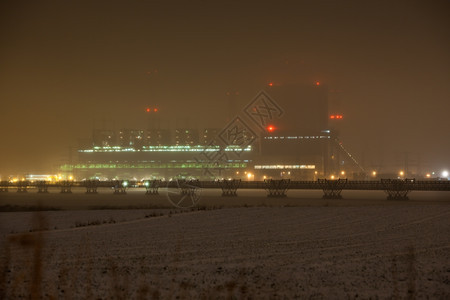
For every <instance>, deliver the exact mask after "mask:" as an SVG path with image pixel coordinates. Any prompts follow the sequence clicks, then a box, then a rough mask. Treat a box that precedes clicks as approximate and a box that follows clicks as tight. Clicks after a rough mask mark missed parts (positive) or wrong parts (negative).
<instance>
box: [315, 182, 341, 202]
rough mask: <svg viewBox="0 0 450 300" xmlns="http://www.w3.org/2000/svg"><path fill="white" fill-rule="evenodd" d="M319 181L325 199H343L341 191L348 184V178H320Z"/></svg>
mask: <svg viewBox="0 0 450 300" xmlns="http://www.w3.org/2000/svg"><path fill="white" fill-rule="evenodd" d="M317 183H318V184H319V186H320V187H321V188H322V191H323V198H324V199H342V195H341V192H342V190H343V189H344V187H345V185H346V184H347V179H336V180H328V179H318V180H317Z"/></svg>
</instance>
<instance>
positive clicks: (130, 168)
mask: <svg viewBox="0 0 450 300" xmlns="http://www.w3.org/2000/svg"><path fill="white" fill-rule="evenodd" d="M260 95H262V97H266V98H264V99H263V98H261V99H262V100H263V102H257V101H256V100H258V101H259V99H256V98H255V100H254V101H253V102H251V103H250V104H248V105H247V106H245V103H243V107H244V109H243V110H242V111H243V112H245V113H242V114H241V115H239V112H237V114H238V116H237V117H236V118H235V119H234V120H230V122H229V123H228V124H227V125H225V126H224V128H193V127H190V128H185V127H178V128H175V129H171V128H168V127H166V128H164V127H162V126H159V125H156V124H155V123H151V122H149V125H148V128H146V129H121V130H111V129H95V130H94V131H93V136H92V142H91V144H92V146H91V147H87V148H86V147H85V148H83V149H79V150H78V160H77V162H76V163H73V164H67V165H64V166H62V167H61V169H62V171H64V172H67V173H71V175H73V176H75V177H76V178H79V179H83V178H92V177H98V178H102V179H106V178H108V179H112V178H135V179H138V180H140V179H144V178H145V179H150V178H163V179H166V180H167V179H170V178H199V179H203V180H206V179H221V178H242V179H250V180H262V179H266V178H291V179H293V180H314V179H316V178H323V177H329V176H334V175H336V176H339V172H344V171H342V170H344V169H345V167H347V166H345V167H344V165H345V164H346V159H347V157H345V159H343V157H344V156H345V153H344V152H343V151H342V150H343V148H342V147H341V148H342V149H340V147H339V143H338V141H337V136H335V134H334V132H333V131H332V130H331V129H330V127H333V124H330V123H331V122H339V121H341V120H340V119H342V115H338V116H337V118H336V115H334V112H330V111H329V109H328V107H329V100H328V90H327V88H326V87H324V86H321V85H320V84H319V83H315V84H311V85H304V86H300V85H295V86H273V85H272V86H269V87H268V88H267V93H262V94H260ZM233 96H234V94H233ZM235 98H236V97H233V99H232V103H231V104H230V107H233V109H234V107H235V106H237V104H236V99H235ZM269 102H270V103H269ZM261 103H264V104H261ZM270 105H272V107H271V106H270ZM274 116H276V117H274ZM231 117H232V114H231V113H230V116H229V118H230V119H231ZM263 117H264V118H265V119H264V120H263ZM259 121H261V122H259ZM233 122H234V123H233ZM258 122H259V123H258ZM239 128H240V129H239ZM347 165H348V162H347Z"/></svg>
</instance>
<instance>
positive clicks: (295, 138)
mask: <svg viewBox="0 0 450 300" xmlns="http://www.w3.org/2000/svg"><path fill="white" fill-rule="evenodd" d="M329 138H331V137H330V136H329V135H309V136H308V135H306V136H265V137H264V139H265V140H283V139H288V140H297V139H329Z"/></svg>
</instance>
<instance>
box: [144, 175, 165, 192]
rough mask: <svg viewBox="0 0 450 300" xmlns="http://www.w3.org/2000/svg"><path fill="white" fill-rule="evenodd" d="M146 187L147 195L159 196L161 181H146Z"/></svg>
mask: <svg viewBox="0 0 450 300" xmlns="http://www.w3.org/2000/svg"><path fill="white" fill-rule="evenodd" d="M144 186H145V194H146V195H159V192H158V190H159V187H160V186H161V180H156V179H155V180H146V181H144Z"/></svg>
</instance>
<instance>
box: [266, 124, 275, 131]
mask: <svg viewBox="0 0 450 300" xmlns="http://www.w3.org/2000/svg"><path fill="white" fill-rule="evenodd" d="M266 129H267V131H268V132H274V131H275V126H273V125H269V126H267V128H266Z"/></svg>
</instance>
